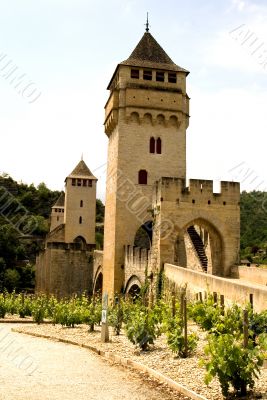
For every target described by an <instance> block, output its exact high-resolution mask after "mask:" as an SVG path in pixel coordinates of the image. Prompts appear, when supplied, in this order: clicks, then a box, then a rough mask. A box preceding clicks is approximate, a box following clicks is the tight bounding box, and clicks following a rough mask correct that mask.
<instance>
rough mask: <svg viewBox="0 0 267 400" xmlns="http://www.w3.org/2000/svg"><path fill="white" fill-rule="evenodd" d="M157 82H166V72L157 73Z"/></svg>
mask: <svg viewBox="0 0 267 400" xmlns="http://www.w3.org/2000/svg"><path fill="white" fill-rule="evenodd" d="M156 81H158V82H164V72H163V71H156Z"/></svg>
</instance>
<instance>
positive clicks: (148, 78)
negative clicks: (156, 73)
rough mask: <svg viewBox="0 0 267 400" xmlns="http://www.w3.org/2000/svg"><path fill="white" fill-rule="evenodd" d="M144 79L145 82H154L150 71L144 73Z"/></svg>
mask: <svg viewBox="0 0 267 400" xmlns="http://www.w3.org/2000/svg"><path fill="white" fill-rule="evenodd" d="M143 79H144V80H145V81H152V71H151V70H148V69H145V70H144V73H143Z"/></svg>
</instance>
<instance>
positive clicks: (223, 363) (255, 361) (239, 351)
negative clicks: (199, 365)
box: [203, 333, 264, 396]
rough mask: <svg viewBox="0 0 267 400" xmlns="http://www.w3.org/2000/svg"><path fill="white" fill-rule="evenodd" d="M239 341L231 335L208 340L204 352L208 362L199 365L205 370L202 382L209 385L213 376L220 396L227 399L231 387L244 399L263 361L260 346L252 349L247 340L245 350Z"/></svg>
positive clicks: (213, 336) (227, 334) (210, 337)
mask: <svg viewBox="0 0 267 400" xmlns="http://www.w3.org/2000/svg"><path fill="white" fill-rule="evenodd" d="M242 339H243V338H242V336H241V337H240V338H237V337H236V336H235V335H232V334H231V333H226V334H221V335H209V337H208V341H209V344H208V346H207V347H206V349H205V353H206V355H207V356H208V360H207V361H205V362H203V364H204V365H205V367H206V370H207V374H206V377H205V382H206V384H209V383H210V382H211V380H212V378H213V377H214V376H216V375H217V376H218V379H219V381H220V385H221V388H222V393H223V395H224V396H227V395H228V392H229V388H230V386H231V385H232V386H233V388H234V389H235V391H236V392H238V393H240V394H242V395H245V394H246V387H247V386H249V387H250V388H253V386H254V383H255V378H257V377H258V376H259V374H260V366H262V364H263V359H264V355H263V352H262V348H261V346H260V345H258V346H256V347H255V346H254V345H253V343H252V341H251V340H250V341H249V344H248V347H247V348H245V347H244V345H243V340H242Z"/></svg>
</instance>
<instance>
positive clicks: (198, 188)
mask: <svg viewBox="0 0 267 400" xmlns="http://www.w3.org/2000/svg"><path fill="white" fill-rule="evenodd" d="M220 186H221V187H220V192H219V193H216V192H214V190H213V181H212V180H205V179H190V180H189V185H188V186H186V184H185V179H181V178H169V177H163V178H161V179H160V180H159V181H157V182H156V185H155V192H154V195H156V199H155V197H154V200H156V201H157V202H162V201H176V203H179V202H189V203H192V204H208V205H212V204H220V205H224V206H226V205H230V204H231V205H239V201H240V184H239V182H228V181H221V183H220Z"/></svg>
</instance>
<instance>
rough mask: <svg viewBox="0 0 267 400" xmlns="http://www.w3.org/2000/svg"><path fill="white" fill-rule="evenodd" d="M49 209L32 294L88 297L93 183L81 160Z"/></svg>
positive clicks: (91, 271)
mask: <svg viewBox="0 0 267 400" xmlns="http://www.w3.org/2000/svg"><path fill="white" fill-rule="evenodd" d="M65 183H66V191H65V194H64V193H62V194H61V195H60V197H59V199H58V200H57V202H56V203H55V205H54V206H53V207H52V212H51V219H50V220H51V225H50V232H49V233H48V234H47V236H46V239H45V243H44V249H43V250H42V251H40V253H39V254H38V256H37V258H36V286H35V290H36V293H40V292H42V293H46V294H54V295H56V296H58V297H66V296H71V295H72V294H73V293H77V294H81V293H83V292H87V293H88V294H90V293H92V290H93V251H94V249H95V217H96V183H97V179H96V178H95V177H94V176H93V174H92V173H91V171H90V170H89V168H88V167H87V165H86V164H85V162H84V161H83V160H81V161H80V162H79V163H78V165H77V166H76V168H74V170H73V171H72V173H71V174H70V175H69V176H67V178H66V180H65Z"/></svg>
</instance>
